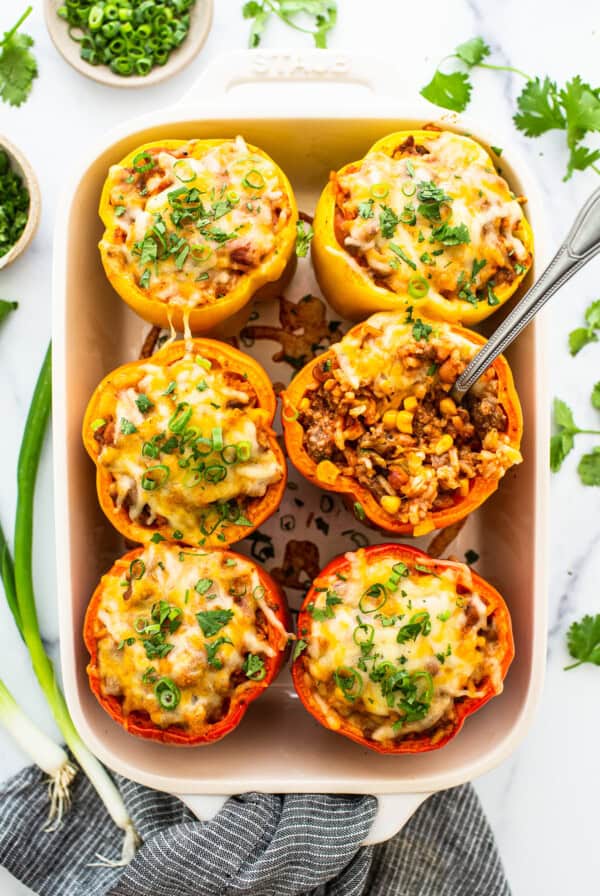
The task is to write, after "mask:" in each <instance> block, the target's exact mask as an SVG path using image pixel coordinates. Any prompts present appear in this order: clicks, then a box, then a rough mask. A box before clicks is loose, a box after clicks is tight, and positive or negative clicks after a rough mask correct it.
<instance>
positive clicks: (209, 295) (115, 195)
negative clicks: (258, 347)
mask: <svg viewBox="0 0 600 896" xmlns="http://www.w3.org/2000/svg"><path fill="white" fill-rule="evenodd" d="M99 213H100V217H101V218H102V221H103V223H104V226H105V228H106V229H105V231H104V235H103V237H102V240H101V241H100V246H99V248H100V254H101V256H102V263H103V265H104V270H105V271H106V275H107V277H108V279H109V280H110V282H111V283H112V285H113V286H114V288H115V289H116V291H117V292H118V293H119V295H120V296H121V298H122V299H123V300H124V301H125V302H127V304H128V305H130V306H131V307H132V308H133V310H134V311H136V312H137V313H138V314H139V315H140V317H143V318H144V320H147V321H149V322H150V323H152V324H155V325H157V326H160V327H168V326H170V325H171V324H172V325H173V326H174V327H175V328H176V329H177V330H180V331H187V330H188V328H189V329H190V330H191V331H192V332H193V333H204V332H207V331H209V330H211V329H213V328H214V327H216V326H218V325H219V324H221V323H222V322H223V321H225V320H227V319H228V318H230V317H231V316H232V315H234V314H236V313H237V312H239V311H240V310H241V309H242V308H243V307H244V306H245V305H247V304H248V303H249V301H250V299H251V298H252V297H253V296H254V295H256V293H257V292H258V291H259V290H261V288H265V287H266V286H267V285H269V284H274V283H276V282H277V281H279V280H280V279H281V278H283V277H284V276H285V274H286V269H289V268H290V267H291V266H292V265H293V261H294V258H295V253H294V248H295V239H296V222H297V219H298V211H297V208H296V201H295V198H294V194H293V192H292V188H291V186H290V183H289V181H288V179H287V177H286V176H285V174H284V173H283V172H282V171H281V169H280V168H279V167H278V166H277V165H276V164H275V162H274V161H273V160H272V159H271V158H269V156H268V155H267V154H266V153H265V152H263V151H262V150H261V149H257V148H256V147H254V146H250V145H249V144H247V143H246V141H245V140H244V139H243V138H242V137H237V138H236V139H234V140H160V141H157V142H155V143H147V144H145V145H144V146H140V147H138V148H137V149H135V150H133V151H132V152H130V153H129V154H128V155H127V156H125V158H124V159H122V161H121V162H119V163H118V164H117V165H113V166H112V167H111V168H110V171H109V174H108V178H107V179H106V182H105V184H104V189H103V191H102V197H101V201H100V209H99Z"/></svg>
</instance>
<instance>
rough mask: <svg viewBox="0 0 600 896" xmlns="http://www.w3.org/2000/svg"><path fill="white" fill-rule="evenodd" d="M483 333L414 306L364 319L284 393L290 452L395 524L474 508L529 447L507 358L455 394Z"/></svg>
mask: <svg viewBox="0 0 600 896" xmlns="http://www.w3.org/2000/svg"><path fill="white" fill-rule="evenodd" d="M484 343H485V340H484V339H483V337H481V336H479V335H478V334H477V333H473V332H472V331H470V330H467V329H464V328H463V327H460V326H457V325H452V324H448V323H441V322H439V323H435V322H433V321H426V320H423V319H421V318H417V317H413V315H412V312H409V313H408V314H404V313H399V312H387V313H385V312H382V313H381V314H375V315H373V316H372V317H370V318H369V319H368V320H366V321H365V322H364V323H362V324H358V325H357V326H355V327H354V328H353V329H351V330H350V331H349V332H348V333H347V334H346V335H345V336H344V337H343V339H342V340H341V342H339V343H337V344H336V345H334V346H332V348H330V349H328V350H327V351H326V352H324V353H323V354H322V355H319V357H317V358H315V359H314V360H313V361H311V362H310V363H309V364H307V365H306V367H304V368H303V369H302V370H301V371H300V373H299V374H298V375H297V376H296V377H295V378H294V379H293V380H292V382H291V384H290V385H289V386H288V388H287V389H286V391H285V392H284V393H283V395H282V398H283V412H282V414H283V423H284V432H285V440H286V445H287V450H288V454H289V457H290V460H291V461H292V463H293V464H294V466H295V467H296V468H297V469H298V470H299V471H300V472H301V473H302V474H303V475H304V476H306V478H307V479H310V481H311V482H313V483H315V484H316V485H319V486H321V488H326V489H329V490H332V491H336V492H340V493H342V494H344V495H346V496H348V498H349V499H350V500H351V501H352V502H353V504H354V509H355V513H356V515H357V516H358V517H359V519H365V518H367V519H368V520H370V521H371V522H372V523H374V524H375V525H376V526H379V527H380V528H381V529H384V530H386V531H387V532H394V533H397V534H401V535H415V536H418V535H424V534H426V533H427V532H430V531H431V530H433V529H439V528H443V527H445V526H449V525H450V524H452V523H455V522H457V521H458V520H460V519H462V518H463V517H465V516H467V514H469V513H471V512H472V511H473V510H475V508H476V507H478V506H479V505H480V504H481V503H482V502H483V501H485V499H486V498H488V497H489V496H490V495H491V494H492V493H493V492H494V491H495V490H496V488H497V487H498V483H499V481H500V479H501V478H502V476H503V475H504V474H505V473H506V471H507V470H508V469H509V468H510V467H511V466H512V465H513V464H517V463H519V462H520V461H521V459H522V458H521V455H520V452H519V445H520V441H521V435H522V428H523V421H522V414H521V407H520V403H519V398H518V395H517V392H516V390H515V386H514V382H513V378H512V374H511V371H510V368H509V366H508V364H507V362H506V360H505V358H503V357H500V358H498V359H497V360H496V361H494V363H493V364H492V365H491V366H490V368H489V369H488V370H487V371H486V373H485V374H484V375H483V376H482V377H481V379H480V380H479V381H478V383H477V384H476V385H475V386H474V387H473V389H472V390H471V391H470V392H469V393H468V395H467V396H466V398H465V400H464V401H463V403H462V405H460V406H459V407H457V406H456V404H455V402H454V401H453V399H452V398H451V396H450V392H451V389H452V385H453V384H454V382H455V381H456V379H457V377H458V376H459V375H460V374H461V373H462V371H463V370H464V369H465V367H466V365H467V364H468V362H469V361H470V359H471V358H472V357H473V355H474V354H475V353H476V352H477V350H478V349H479V348H480V347H481V346H482V345H483V344H484Z"/></svg>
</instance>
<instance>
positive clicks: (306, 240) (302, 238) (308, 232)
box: [296, 221, 315, 258]
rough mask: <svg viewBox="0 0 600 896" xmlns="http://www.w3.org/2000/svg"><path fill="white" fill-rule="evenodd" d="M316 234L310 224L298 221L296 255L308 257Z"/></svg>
mask: <svg viewBox="0 0 600 896" xmlns="http://www.w3.org/2000/svg"><path fill="white" fill-rule="evenodd" d="M314 235H315V233H314V230H313V229H312V227H311V225H310V224H306V223H305V222H304V221H296V255H297V256H298V258H306V256H307V255H308V250H309V248H310V244H311V242H312V238H313V236H314Z"/></svg>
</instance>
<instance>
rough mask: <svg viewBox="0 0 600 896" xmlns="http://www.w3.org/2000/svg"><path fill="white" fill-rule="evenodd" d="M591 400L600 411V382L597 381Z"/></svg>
mask: <svg viewBox="0 0 600 896" xmlns="http://www.w3.org/2000/svg"><path fill="white" fill-rule="evenodd" d="M590 400H591V402H592V405H593V406H594V407H595V408H596V410H598V411H600V383H595V385H594V388H593V389H592V394H591V396H590Z"/></svg>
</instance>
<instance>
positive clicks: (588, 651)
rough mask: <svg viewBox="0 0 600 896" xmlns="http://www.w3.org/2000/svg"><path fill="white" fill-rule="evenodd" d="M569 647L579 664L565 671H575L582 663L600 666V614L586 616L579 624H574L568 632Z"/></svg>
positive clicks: (568, 667) (574, 664) (566, 667)
mask: <svg viewBox="0 0 600 896" xmlns="http://www.w3.org/2000/svg"><path fill="white" fill-rule="evenodd" d="M567 647H568V649H569V653H570V654H571V656H572V657H573V659H576V660H577V662H576V663H571V665H570V666H565V669H574V668H575V667H576V666H580V665H581V664H582V663H594V664H595V665H596V666H600V613H599V614H596V616H589V615H586V616H584V617H583V619H581V620H580V621H579V622H573V623H572V625H571V627H570V629H569V631H568V632H567Z"/></svg>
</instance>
